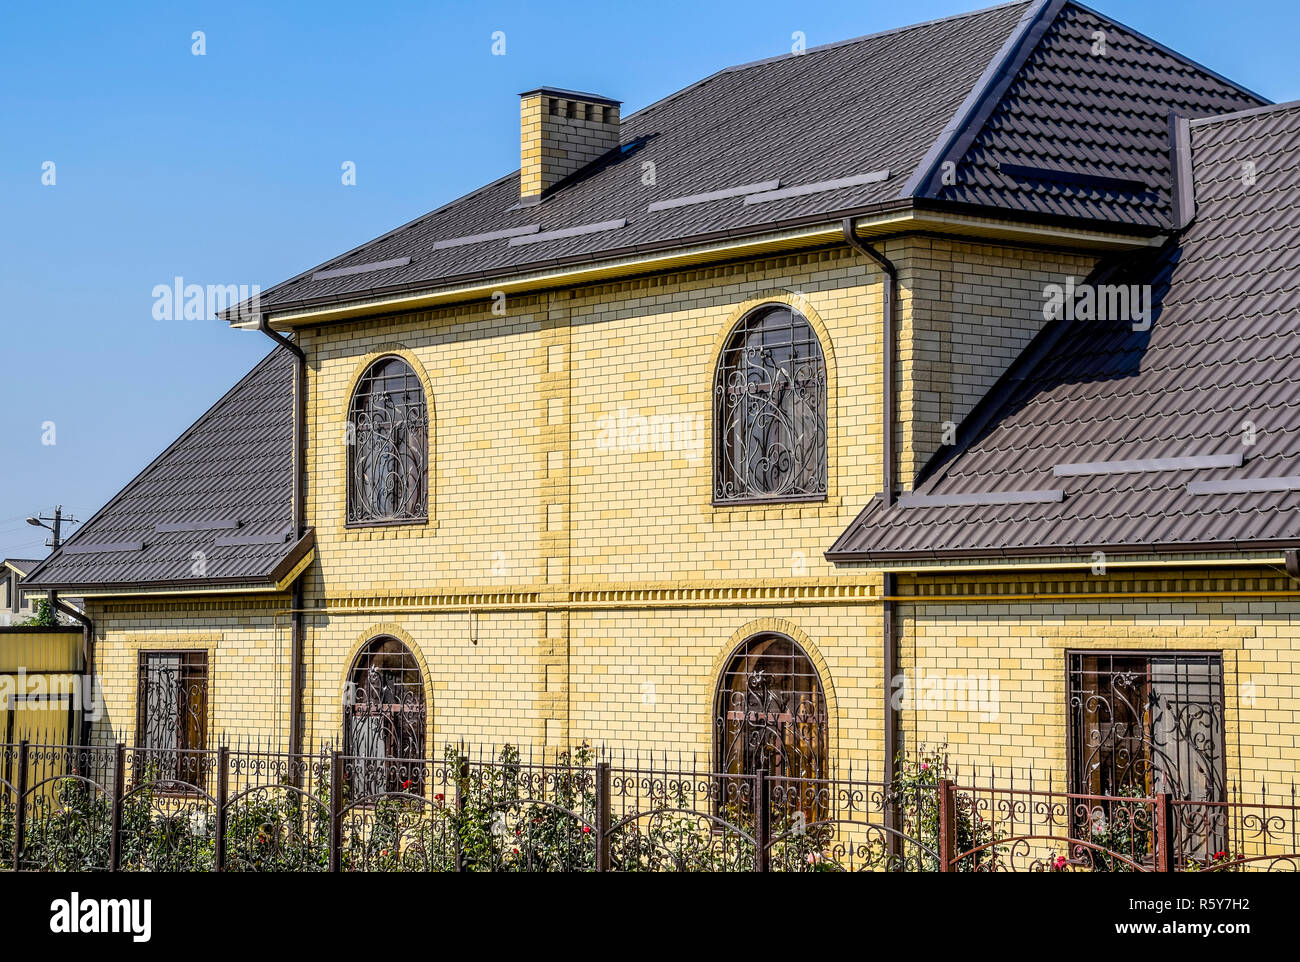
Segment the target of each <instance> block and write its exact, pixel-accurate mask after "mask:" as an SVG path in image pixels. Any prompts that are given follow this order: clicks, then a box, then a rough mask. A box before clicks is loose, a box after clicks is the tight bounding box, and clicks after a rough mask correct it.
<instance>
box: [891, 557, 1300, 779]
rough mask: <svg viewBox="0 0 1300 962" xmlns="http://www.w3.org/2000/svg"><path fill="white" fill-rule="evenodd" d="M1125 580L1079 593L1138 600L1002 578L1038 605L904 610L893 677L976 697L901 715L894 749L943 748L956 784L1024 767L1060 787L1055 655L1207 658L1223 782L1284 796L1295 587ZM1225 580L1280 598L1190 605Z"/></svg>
mask: <svg viewBox="0 0 1300 962" xmlns="http://www.w3.org/2000/svg"><path fill="white" fill-rule="evenodd" d="M1135 577H1138V576H1127V577H1124V578H1112V579H1109V580H1110V581H1111V582H1112V585H1111V586H1107V585H1094V586H1093V587H1092V588H1091V590H1093V591H1102V592H1106V591H1107V588H1108V587H1116V588H1120V589H1124V590H1122V591H1120V592H1119V593H1121V594H1124V593H1127V594H1134V595H1137V597H1131V598H1122V597H1113V598H1104V599H1103V598H1098V599H1090V598H1087V597H1075V598H1068V597H1065V596H1064V594H1065V592H1066V591H1067V590H1068V592H1070V593H1073V592H1077V591H1078V590H1079V589H1080V588H1083V587H1084V583H1083V582H1081V581H1078V580H1074V579H1066V580H1064V581H1062V582H1060V583H1056V584H1044V583H1042V582H1041V581H1038V582H1034V581H1027V580H1025V579H1017V578H1016V577H1015V576H1011V575H1008V576H1005V577H1004V578H1003V579H1001V581H1002V587H1003V588H1005V587H1006V586H1008V585H1009V584H1010V583H1014V582H1017V581H1018V582H1019V584H1017V585H1016V593H1017V594H1019V593H1020V592H1027V591H1033V590H1035V589H1036V590H1037V592H1038V594H1039V600H1036V601H1005V602H1004V601H997V600H979V601H975V600H971V601H966V600H963V599H962V598H961V597H952V598H950V599H948V600H946V601H944V600H938V599H935V600H928V601H924V602H918V603H906V604H903V605H902V606H901V610H902V613H903V618H902V631H903V635H902V640H901V644H900V646H899V652H900V659H899V662H900V663H899V668H900V671H901V672H902V673H903V674H904V675H905V676H907V677H908V678H909V679H910V680H911V681H912V682H913V683H915V682H917V681H922V682H923V683H925V684H928V685H929V686H930V687H929V691H930V692H934V693H938V692H942V691H944V687H943V686H944V685H946V684H948V683H949V682H951V681H953V680H956V679H964V680H966V681H967V682H970V683H974V684H976V685H977V686H978V688H979V690H982V691H984V692H985V693H986V694H985V695H984V696H982V699H971V700H968V701H967V702H966V703H965V704H962V703H961V701H960V700H958V699H954V698H951V697H948V698H945V697H943V696H942V695H937V696H936V697H934V698H932V700H930V701H929V702H928V703H927V704H925V705H924V706H923V707H909V708H908V709H907V710H905V711H904V713H903V718H902V730H903V732H904V739H905V742H906V744H907V746H908V747H909V748H915V747H917V746H918V745H920V744H923V743H924V744H928V745H929V746H931V747H934V746H937V745H938V744H941V743H945V742H946V743H947V745H948V751H949V755H950V757H951V759H952V761H953V762H954V763H955V764H956V765H957V766H958V768H959V770H964V771H965V772H966V773H968V774H970V773H975V772H979V773H997V774H999V775H1009V774H1011V773H1012V772H1015V773H1017V778H1018V779H1019V778H1020V777H1023V776H1026V775H1027V773H1028V772H1029V771H1030V770H1031V769H1032V770H1033V772H1034V773H1035V774H1034V778H1035V781H1036V782H1037V783H1038V784H1040V785H1042V786H1043V787H1046V786H1047V783H1048V782H1049V781H1050V782H1051V783H1052V787H1053V788H1055V789H1057V790H1065V788H1066V785H1065V778H1066V772H1067V771H1068V766H1067V735H1066V727H1067V726H1066V719H1067V717H1068V708H1067V704H1066V702H1067V696H1066V656H1067V652H1071V651H1092V650H1099V651H1106V650H1110V651H1121V650H1122V651H1152V652H1159V651H1187V652H1220V653H1222V658H1223V682H1224V701H1225V706H1224V707H1225V719H1224V723H1225V731H1224V748H1225V757H1226V760H1227V771H1226V775H1227V779H1228V782H1229V784H1230V785H1231V786H1233V789H1234V791H1241V792H1246V793H1253V794H1256V795H1257V793H1259V792H1261V791H1263V790H1265V789H1266V788H1267V789H1269V790H1270V791H1272V792H1277V791H1279V790H1286V789H1288V788H1289V786H1290V784H1291V783H1292V782H1293V781H1294V780H1295V779H1296V777H1297V775H1300V650H1297V639H1300V597H1294V595H1295V594H1296V586H1295V585H1294V584H1293V583H1289V579H1287V578H1286V577H1285V576H1282V577H1280V578H1279V577H1277V576H1276V572H1273V573H1272V576H1271V577H1269V576H1268V573H1267V572H1265V573H1264V576H1262V577H1260V578H1259V579H1257V580H1255V581H1253V582H1252V583H1251V584H1249V585H1245V584H1241V583H1242V578H1241V576H1240V575H1239V574H1238V573H1235V572H1234V573H1233V574H1231V575H1227V576H1224V575H1222V574H1220V575H1219V576H1217V577H1214V576H1208V575H1205V574H1204V573H1198V572H1182V573H1179V574H1174V573H1171V574H1170V575H1169V576H1168V577H1167V578H1165V579H1160V578H1152V577H1151V576H1149V575H1148V576H1146V577H1145V578H1142V579H1141V583H1140V584H1137V585H1134V584H1133V579H1134V578H1135ZM928 580H930V581H931V582H934V581H937V580H938V579H928ZM989 580H990V581H991V580H992V579H989ZM1225 582H1226V584H1232V583H1234V582H1236V583H1238V584H1241V589H1244V590H1249V591H1279V592H1290V593H1291V594H1292V595H1293V597H1289V598H1288V597H1272V596H1268V595H1257V596H1254V597H1251V596H1249V595H1246V596H1242V597H1238V598H1230V597H1215V596H1201V597H1198V596H1197V594H1198V593H1200V592H1204V591H1214V590H1223V589H1224V587H1225ZM1241 589H1239V590H1241ZM1085 590H1088V589H1085ZM1057 591H1061V592H1062V594H1057V593H1056V592H1057ZM980 597H982V598H987V597H988V596H987V595H981V596H980ZM948 690H949V691H951V690H952V689H948ZM989 709H992V711H990V710H989Z"/></svg>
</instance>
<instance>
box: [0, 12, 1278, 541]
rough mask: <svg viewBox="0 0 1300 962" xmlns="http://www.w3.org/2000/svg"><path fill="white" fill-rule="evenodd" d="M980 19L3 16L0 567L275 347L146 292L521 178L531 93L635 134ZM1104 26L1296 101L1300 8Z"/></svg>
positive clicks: (273, 268) (298, 254) (224, 278)
mask: <svg viewBox="0 0 1300 962" xmlns="http://www.w3.org/2000/svg"><path fill="white" fill-rule="evenodd" d="M981 6H987V4H982V3H979V2H974V3H963V2H960V0H947V2H945V0H923V2H913V3H909V4H900V3H897V2H876V0H821V2H818V3H816V4H804V3H791V2H789V0H778V2H772V0H745V2H730V0H728V2H713V3H699V2H691V3H685V2H676V0H659V2H656V3H652V4H644V3H637V4H630V3H612V2H607V3H593V4H580V3H566V2H563V0H558V2H553V3H547V4H541V3H531V4H529V3H501V2H493V0H483V2H478V3H463V4H461V3H456V4H445V3H370V4H366V3H351V2H349V3H339V2H331V0H316V2H311V3H306V2H304V3H274V4H257V3H243V2H235V0H229V2H222V3H177V2H166V3H163V2H158V3H135V2H123V3H114V4H107V3H102V2H80V3H67V4H61V5H59V6H58V7H57V8H55V7H53V6H52V5H48V4H21V5H19V4H17V3H14V2H6V3H4V4H3V5H0V144H2V145H3V149H2V150H0V331H2V332H3V339H2V340H0V343H2V344H3V347H0V359H3V363H0V557H42V556H43V555H44V554H45V548H44V547H43V541H44V539H43V537H42V536H43V534H44V532H40V531H37V530H36V529H34V528H31V527H28V526H26V525H24V524H23V522H22V518H23V517H24V516H25V515H28V514H33V513H36V512H42V513H44V512H48V511H49V510H50V509H51V508H52V507H53V505H54V504H55V503H62V504H63V505H64V507H65V509H66V510H68V511H70V512H72V513H74V514H75V515H76V516H77V517H79V518H82V519H85V518H88V517H89V516H90V515H91V514H92V513H93V512H94V511H95V510H96V509H97V508H98V507H99V506H100V505H102V504H103V503H104V502H105V501H106V500H107V499H108V498H109V497H111V496H112V495H113V493H114V492H116V491H117V490H118V489H119V488H120V487H121V486H122V485H123V484H124V483H125V482H126V481H128V480H130V478H132V477H133V476H134V475H135V474H136V472H138V471H139V470H140V469H141V468H142V467H143V466H144V465H145V464H146V463H148V461H149V460H150V459H152V458H153V457H154V456H155V455H156V454H158V452H160V451H161V450H162V449H163V448H164V447H166V446H167V444H169V443H170V442H171V441H172V440H173V439H174V438H175V437H176V436H177V435H178V434H179V433H180V432H181V431H183V430H184V428H185V427H186V426H187V425H188V424H189V423H190V422H191V421H193V420H194V418H196V417H197V416H198V415H199V414H201V413H202V412H203V411H204V410H206V409H207V407H208V406H209V405H211V404H212V402H213V401H215V400H216V399H217V398H218V397H219V396H220V395H221V393H222V392H223V391H224V390H225V389H227V388H228V387H229V386H230V385H232V384H233V383H234V382H235V381H237V380H238V379H239V377H240V376H241V375H242V374H243V373H244V372H245V371H246V370H247V369H248V368H249V367H250V366H251V365H252V364H253V363H254V362H255V361H256V360H257V359H258V358H259V357H261V356H262V355H263V354H264V353H265V352H266V351H267V349H268V343H269V342H267V341H266V339H265V338H264V337H262V336H261V335H259V334H255V333H250V332H243V331H232V330H230V329H228V328H227V327H226V326H225V325H224V324H222V323H220V322H217V321H183V320H176V321H159V320H155V319H154V317H153V315H152V308H153V295H152V292H153V288H154V286H155V285H158V284H170V283H172V279H173V278H174V277H176V276H181V277H183V278H185V280H186V281H187V282H189V283H199V284H249V285H252V284H258V285H261V286H262V287H263V288H265V287H269V286H270V285H272V284H274V283H275V282H277V281H279V280H282V279H284V278H286V277H288V276H291V275H293V274H296V273H298V272H299V271H301V270H303V269H305V268H308V267H311V266H313V265H315V264H318V263H320V262H321V261H323V260H325V259H326V258H328V257H331V256H333V255H335V254H338V253H341V252H342V251H344V250H346V249H349V248H351V247H354V246H356V245H357V244H359V243H361V242H363V241H365V240H368V239H369V238H371V237H373V236H375V235H377V234H379V233H382V232H383V231H385V230H387V229H389V228H391V227H394V226H396V225H398V224H400V223H403V222H405V221H407V220H410V219H411V218H413V217H415V216H417V215H419V214H421V213H423V212H425V211H428V210H432V209H433V208H435V207H437V206H439V205H441V204H443V203H445V202H447V201H448V200H451V199H453V198H454V197H457V196H459V195H460V194H463V193H465V192H467V191H469V190H472V189H474V188H476V187H478V186H480V185H482V184H484V183H486V182H488V181H491V180H494V179H495V178H497V177H499V176H501V175H502V174H504V173H507V172H509V171H511V170H514V169H515V168H516V167H518V160H519V156H518V151H519V142H518V122H519V121H518V116H519V115H518V106H517V104H518V101H517V95H518V93H519V92H520V91H521V90H525V89H528V88H530V87H535V86H538V85H542V84H549V85H553V86H561V87H569V88H575V89H579V90H591V91H596V92H599V93H604V94H606V95H608V96H612V97H616V98H618V99H621V100H623V101H624V112H625V113H630V112H631V111H632V110H635V109H637V108H639V107H642V106H644V105H646V104H647V103H650V102H652V101H654V100H656V99H658V98H659V97H661V96H663V95H665V94H667V93H670V92H671V91H673V90H676V89H678V88H680V87H682V86H685V85H686V84H688V83H691V82H692V81H694V80H697V79H699V78H700V77H702V76H704V75H706V74H708V73H711V72H713V71H714V70H716V69H718V68H719V67H723V66H727V65H729V64H734V63H741V62H744V61H747V60H753V59H757V58H760V57H768V56H773V55H776V54H780V53H785V52H787V51H788V50H789V48H790V43H791V39H790V38H791V34H792V33H793V32H794V31H796V30H798V31H802V32H803V33H804V34H805V35H806V37H807V43H808V45H809V46H814V45H817V44H819V43H827V42H831V41H835V40H842V39H845V38H847V37H853V36H858V35H861V34H865V33H873V32H875V31H878V30H884V29H888V28H891V27H897V26H903V25H905V24H908V23H915V22H919V21H922V20H929V19H933V18H935V17H940V16H946V15H949V14H952V13H957V12H961V11H965V10H971V9H978V8H979V7H981ZM1094 6H1096V7H1097V8H1098V9H1100V10H1101V11H1102V12H1104V13H1106V14H1108V15H1110V16H1112V17H1114V18H1115V19H1117V20H1119V21H1121V22H1123V23H1126V24H1128V25H1129V26H1131V27H1133V28H1135V29H1137V30H1140V31H1141V32H1143V33H1146V34H1148V35H1150V36H1152V37H1154V38H1155V39H1157V40H1159V41H1161V42H1162V43H1164V44H1166V45H1168V46H1170V47H1173V48H1174V49H1176V50H1179V51H1180V52H1182V53H1184V54H1186V55H1187V56H1190V57H1192V58H1193V59H1196V60H1199V61H1200V62H1202V63H1204V64H1206V65H1207V66H1209V67H1211V68H1213V69H1215V70H1217V71H1219V72H1220V73H1223V74H1225V75H1227V76H1229V77H1231V78H1232V79H1234V80H1236V81H1238V82H1239V83H1242V84H1244V85H1245V86H1247V87H1250V88H1252V89H1254V90H1256V91H1258V92H1259V93H1261V94H1263V95H1264V96H1266V97H1269V98H1270V99H1273V100H1276V101H1283V100H1291V99H1296V98H1300V71H1297V70H1296V68H1295V63H1294V60H1295V53H1294V43H1295V38H1296V37H1297V36H1300V6H1297V5H1296V4H1295V3H1294V2H1293V0H1278V2H1268V3H1249V4H1246V3H1243V4H1238V5H1233V6H1225V5H1223V4H1222V3H1211V2H1174V0H1154V2H1153V0H1142V2H1136V0H1103V2H1099V3H1096V4H1094ZM196 30H201V31H203V32H204V35H205V40H206V54H205V55H204V56H201V57H200V56H194V55H193V54H192V53H191V48H192V44H193V41H192V39H191V36H192V34H193V32H194V31H196ZM498 30H499V31H503V32H504V33H505V37H506V55H505V56H493V55H492V50H491V47H492V34H493V32H494V31H498ZM46 161H53V162H54V164H55V167H54V174H55V183H54V185H53V186H46V185H43V184H42V182H41V179H42V170H43V167H42V165H43V164H44V163H45V162H46ZM345 161H352V162H354V163H355V164H356V170H357V183H356V186H353V187H345V186H343V185H342V184H341V183H340V165H341V164H343V162H345ZM47 422H52V423H53V425H54V432H55V433H54V438H53V440H54V441H55V443H54V444H46V443H42V442H43V441H48V440H49V439H50V438H49V436H48V430H47V428H46V424H47Z"/></svg>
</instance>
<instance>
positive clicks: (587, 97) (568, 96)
mask: <svg viewBox="0 0 1300 962" xmlns="http://www.w3.org/2000/svg"><path fill="white" fill-rule="evenodd" d="M532 94H546V95H547V96H548V97H559V98H560V99H561V100H580V101H582V102H583V103H585V104H609V105H610V106H611V107H621V106H622V105H623V101H621V100H613V99H611V98H609V97H602V96H601V95H600V94H587V93H583V92H582V91H581V90H565V89H564V88H563V87H534V88H533V89H532V90H525V91H524V92H523V93H521V94H520V95H519V96H521V97H528V96H531V95H532Z"/></svg>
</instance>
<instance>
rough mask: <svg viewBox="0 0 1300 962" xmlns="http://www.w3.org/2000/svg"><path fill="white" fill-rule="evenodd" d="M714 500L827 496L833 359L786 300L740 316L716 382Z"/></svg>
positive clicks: (714, 390)
mask: <svg viewBox="0 0 1300 962" xmlns="http://www.w3.org/2000/svg"><path fill="white" fill-rule="evenodd" d="M713 432H714V433H713V437H714V455H713V499H714V501H717V502H742V503H743V502H747V501H799V500H817V499H821V498H824V497H825V496H826V359H825V357H824V356H823V355H822V346H821V343H820V342H819V341H818V340H817V334H816V332H815V331H814V330H813V329H812V327H811V325H809V323H808V321H807V320H806V319H805V318H804V317H803V315H801V314H800V313H799V312H798V311H795V310H792V309H791V308H789V307H787V306H786V305H784V304H775V305H768V306H766V307H760V308H758V309H756V310H754V311H751V312H750V313H749V314H747V315H745V316H744V317H743V318H741V320H740V322H739V323H738V324H737V325H736V327H735V329H734V330H733V331H732V332H731V335H730V336H729V337H728V338H727V343H726V344H725V345H724V346H723V348H722V354H721V356H720V357H719V358H718V370H717V374H716V375H715V378H714V382H713Z"/></svg>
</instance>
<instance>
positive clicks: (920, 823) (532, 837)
mask: <svg viewBox="0 0 1300 962" xmlns="http://www.w3.org/2000/svg"><path fill="white" fill-rule="evenodd" d="M906 771H907V775H906V777H901V778H899V779H898V780H896V781H894V782H893V783H888V784H887V783H884V782H879V781H871V780H867V779H859V778H855V777H853V775H852V773H849V774H848V775H846V776H845V777H829V778H790V777H780V776H771V775H765V774H751V775H738V774H732V773H725V772H724V773H719V772H712V771H709V770H708V769H707V768H695V767H691V766H690V765H684V764H682V763H681V762H680V761H679V762H678V763H676V764H673V765H669V764H667V763H666V762H665V763H663V764H653V763H649V762H643V761H641V760H639V759H636V758H633V759H631V760H629V759H628V758H627V757H626V756H617V755H613V754H610V753H606V752H599V753H598V752H593V751H592V750H590V749H587V748H585V747H583V748H580V749H578V750H576V751H574V752H573V753H572V754H559V755H554V756H548V757H545V758H539V757H534V756H528V755H521V753H520V751H519V750H518V749H516V748H514V747H511V746H505V747H503V748H502V749H500V750H498V751H494V752H492V753H490V754H489V753H481V754H478V755H474V754H472V753H470V752H468V751H466V750H464V749H463V748H449V749H448V750H447V752H446V753H445V755H444V756H443V757H442V758H441V759H428V758H426V759H418V760H404V759H375V758H372V757H358V756H348V755H343V754H341V753H339V752H337V751H332V750H324V751H319V752H313V753H307V754H301V755H289V754H285V753H281V752H272V751H260V750H249V749H242V748H231V747H222V748H218V749H213V750H205V751H181V750H159V749H145V748H135V747H128V746H126V745H120V744H119V745H114V746H102V747H74V746H64V745H53V744H34V743H29V742H21V743H18V744H0V869H9V870H15V869H16V870H23V871H27V870H44V871H59V870H83V871H85V870H91V871H94V870H99V871H317V872H326V871H334V872H337V871H366V872H400V871H518V872H533V871H622V872H636V871H686V872H689V871H744V872H749V871H759V872H762V871H839V870H847V871H861V870H865V871H1022V870H1028V871H1035V870H1037V871H1058V872H1059V871H1093V872H1096V871H1107V872H1112V871H1116V872H1122V871H1188V870H1211V871H1236V870H1259V869H1269V870H1278V869H1295V868H1296V867H1297V866H1298V865H1300V854H1297V853H1298V852H1300V838H1298V837H1297V831H1298V828H1297V812H1298V811H1300V809H1298V808H1297V806H1296V804H1295V799H1294V797H1293V798H1291V799H1290V801H1289V802H1270V801H1266V800H1263V799H1261V800H1259V801H1258V802H1254V803H1249V802H1244V801H1234V802H1223V803H1202V802H1195V803H1194V802H1185V801H1180V800H1176V799H1172V798H1170V797H1169V796H1167V795H1156V796H1152V797H1109V796H1093V795H1076V794H1069V793H1065V792H1053V791H1042V790H1038V789H1035V788H1032V787H1029V788H1025V787H1017V786H994V785H977V784H974V783H973V782H972V783H971V784H962V783H959V782H956V781H953V780H952V779H951V778H949V777H947V776H948V772H947V770H946V768H938V769H928V768H926V769H918V768H908V769H907V770H906Z"/></svg>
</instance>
